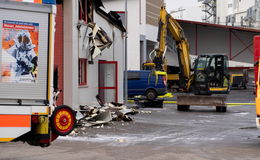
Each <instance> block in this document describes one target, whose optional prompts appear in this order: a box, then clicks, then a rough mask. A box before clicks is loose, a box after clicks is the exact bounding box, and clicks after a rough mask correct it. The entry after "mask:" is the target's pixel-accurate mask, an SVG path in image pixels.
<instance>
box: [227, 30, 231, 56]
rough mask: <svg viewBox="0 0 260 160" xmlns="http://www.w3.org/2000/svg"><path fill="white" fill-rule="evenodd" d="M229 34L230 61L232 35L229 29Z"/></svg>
mask: <svg viewBox="0 0 260 160" xmlns="http://www.w3.org/2000/svg"><path fill="white" fill-rule="evenodd" d="M228 33H229V39H228V40H229V60H232V34H231V29H228Z"/></svg>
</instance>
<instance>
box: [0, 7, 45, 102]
mask: <svg viewBox="0 0 260 160" xmlns="http://www.w3.org/2000/svg"><path fill="white" fill-rule="evenodd" d="M7 23H32V24H34V25H38V29H37V31H30V30H27V29H21V30H24V31H25V32H27V31H29V32H30V35H31V37H30V38H31V39H32V41H33V38H35V39H36V40H35V41H33V42H32V44H33V45H34V46H35V48H34V50H33V51H34V52H35V54H36V55H37V58H38V67H37V72H38V73H37V77H36V81H35V82H29V83H26V82H21V81H20V80H19V79H18V78H16V77H15V78H13V79H15V80H12V81H11V80H9V79H8V77H7V78H6V79H4V78H3V72H4V67H9V66H10V64H12V65H13V64H15V62H16V61H17V60H16V58H14V56H12V55H11V54H10V52H8V50H10V48H11V47H13V43H15V42H14V41H15V39H17V38H14V39H11V40H10V39H8V38H10V37H12V38H13V37H15V36H17V35H15V36H10V35H11V33H10V32H11V29H12V28H11V29H10V30H8V29H6V30H4V27H3V25H6V26H8V24H7ZM48 24H49V15H48V14H46V13H41V12H30V11H23V10H12V9H1V6H0V26H1V28H2V29H0V55H1V56H0V73H1V79H0V90H1V92H0V99H21V100H23V99H24V100H26V99H33V100H47V78H48V76H47V74H48V38H49V25H48ZM25 27H26V26H25ZM16 30H17V34H18V32H19V31H20V30H19V29H16ZM9 31H10V32H9ZM31 32H33V33H31ZM8 34H9V35H8ZM33 36H34V37H33ZM6 37H8V38H6ZM8 41H10V46H5V47H6V48H4V46H3V44H4V42H8ZM7 59H8V61H13V62H12V63H11V62H8V63H6V60H7ZM9 68H11V67H9ZM13 68H14V67H13ZM11 69H12V68H11ZM11 69H9V70H11ZM10 77H12V75H11V76H10Z"/></svg>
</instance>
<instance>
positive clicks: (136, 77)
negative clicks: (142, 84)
mask: <svg viewBox="0 0 260 160" xmlns="http://www.w3.org/2000/svg"><path fill="white" fill-rule="evenodd" d="M127 79H128V80H140V72H127Z"/></svg>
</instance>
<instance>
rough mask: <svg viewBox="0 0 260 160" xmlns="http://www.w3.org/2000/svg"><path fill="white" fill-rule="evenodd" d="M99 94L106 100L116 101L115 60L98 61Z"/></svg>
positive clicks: (116, 78)
mask: <svg viewBox="0 0 260 160" xmlns="http://www.w3.org/2000/svg"><path fill="white" fill-rule="evenodd" d="M98 74H99V95H100V97H101V98H102V100H103V101H104V102H105V103H106V102H118V85H117V84H118V83H117V81H118V67H117V61H99V73H98Z"/></svg>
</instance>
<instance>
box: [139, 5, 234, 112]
mask: <svg viewBox="0 0 260 160" xmlns="http://www.w3.org/2000/svg"><path fill="white" fill-rule="evenodd" d="M169 38H171V39H172V40H168V39H169ZM158 42H159V46H158V48H156V49H155V50H154V52H151V53H150V55H149V57H150V59H151V61H152V63H145V64H144V66H145V67H146V68H147V67H148V68H149V67H150V68H151V67H154V68H155V70H160V71H165V72H167V58H166V56H165V54H166V50H167V46H169V45H171V46H175V47H176V48H175V50H176V51H177V56H178V62H179V73H178V74H177V76H172V75H171V74H168V80H169V78H171V77H176V78H177V79H179V90H181V91H183V92H185V93H186V94H183V95H181V96H178V97H177V105H178V110H188V109H189V106H190V105H207V106H208V105H215V106H217V111H220V112H223V111H226V106H225V103H224V101H225V97H224V96H208V95H211V94H223V93H224V94H227V93H229V91H230V83H229V73H228V58H227V56H226V55H222V54H208V55H200V56H198V57H197V58H196V60H195V62H194V69H191V60H190V50H189V43H188V40H187V38H186V37H185V34H184V31H183V29H182V27H181V26H180V24H179V23H178V22H177V21H176V20H175V19H174V18H173V17H172V16H171V15H170V14H168V13H167V11H166V9H165V6H162V7H161V10H160V17H159V31H158ZM171 42H173V43H175V44H170V43H171ZM187 93H194V94H195V95H190V94H187ZM201 102H202V103H201Z"/></svg>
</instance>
